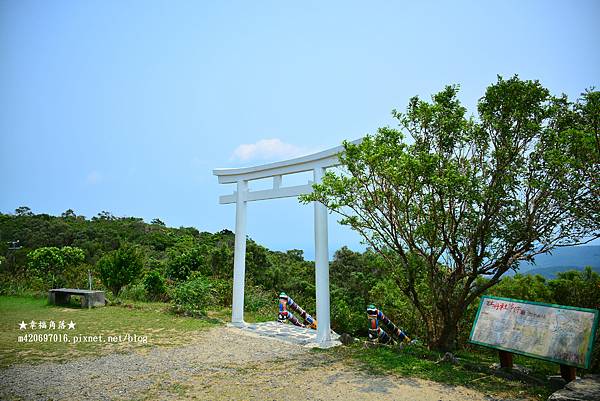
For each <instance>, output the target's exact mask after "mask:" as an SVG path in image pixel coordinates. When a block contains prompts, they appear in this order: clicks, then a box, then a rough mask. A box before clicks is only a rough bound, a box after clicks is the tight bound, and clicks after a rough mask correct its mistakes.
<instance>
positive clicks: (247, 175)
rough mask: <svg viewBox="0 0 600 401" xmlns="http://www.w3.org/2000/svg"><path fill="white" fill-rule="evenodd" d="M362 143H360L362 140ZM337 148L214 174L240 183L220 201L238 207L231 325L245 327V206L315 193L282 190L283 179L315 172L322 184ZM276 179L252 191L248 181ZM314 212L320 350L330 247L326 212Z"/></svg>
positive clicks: (318, 208)
mask: <svg viewBox="0 0 600 401" xmlns="http://www.w3.org/2000/svg"><path fill="white" fill-rule="evenodd" d="M359 141H360V140H359ZM359 141H355V142H359ZM343 150H344V149H343V146H338V147H335V148H332V149H328V150H324V151H322V152H318V153H314V154H312V155H308V156H302V157H298V158H295V159H290V160H284V161H281V162H276V163H269V164H263V165H261V166H255V167H244V168H222V169H215V170H213V174H214V175H216V176H217V177H218V178H219V184H233V183H237V191H234V193H233V194H231V195H223V196H221V197H220V198H219V203H220V204H228V203H235V204H236V208H235V253H234V261H233V304H232V312H231V322H232V323H233V324H236V325H240V326H243V325H244V281H245V272H246V204H247V202H251V201H258V200H265V199H276V198H287V197H295V196H298V195H302V194H309V193H311V192H312V183H313V182H311V181H309V182H308V183H307V184H304V185H296V186H290V187H282V186H281V184H282V177H283V176H284V175H288V174H296V173H302V172H305V171H313V174H314V182H316V183H319V182H321V180H322V178H323V175H324V174H325V169H326V168H327V167H333V166H337V165H339V164H340V162H339V159H338V155H339V154H340V153H341V152H343ZM263 178H273V188H272V189H267V190H259V191H249V190H248V181H252V180H259V179H263ZM313 204H314V209H315V217H314V220H315V227H314V229H315V284H316V301H317V320H318V324H317V342H318V343H319V345H320V346H321V347H327V346H328V345H329V344H330V343H331V329H330V313H329V247H328V244H327V208H326V207H325V205H323V204H322V203H319V202H313Z"/></svg>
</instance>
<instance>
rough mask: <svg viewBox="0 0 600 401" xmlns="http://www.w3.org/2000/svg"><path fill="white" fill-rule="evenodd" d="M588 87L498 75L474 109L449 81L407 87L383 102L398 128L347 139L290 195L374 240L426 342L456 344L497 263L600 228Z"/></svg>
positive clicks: (577, 240) (598, 233) (599, 152)
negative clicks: (393, 104) (416, 90)
mask: <svg viewBox="0 0 600 401" xmlns="http://www.w3.org/2000/svg"><path fill="white" fill-rule="evenodd" d="M599 96H600V92H586V93H584V94H583V97H582V99H580V100H579V101H578V102H576V103H572V102H569V101H568V100H567V99H566V97H565V96H561V97H555V96H552V95H551V94H550V92H549V91H548V90H547V89H546V88H544V87H543V86H542V85H540V83H539V82H537V81H524V80H521V79H519V78H518V77H516V76H515V77H512V78H510V79H507V80H505V79H503V78H501V77H499V78H498V81H497V82H496V83H495V84H493V85H491V86H489V87H488V88H487V90H486V92H485V94H484V95H483V97H482V98H481V99H479V102H478V106H477V110H478V114H477V118H474V117H468V116H467V113H466V108H465V107H463V106H462V105H461V103H460V101H459V99H458V87H456V86H448V87H446V88H445V89H444V90H443V91H441V92H440V93H437V94H435V95H433V96H432V101H431V102H427V101H424V100H421V99H419V98H418V97H415V98H413V99H411V100H410V102H409V104H408V106H407V109H406V112H405V113H399V112H396V111H394V112H393V113H392V114H393V116H394V117H395V118H396V119H397V120H398V122H399V126H400V129H394V128H390V127H384V128H380V129H379V130H378V132H377V133H376V134H375V135H367V136H366V137H365V138H364V139H363V140H362V142H361V143H349V142H346V143H345V144H344V150H345V151H344V153H343V154H342V155H341V156H340V162H341V163H342V166H341V168H340V169H339V170H338V171H329V172H327V174H326V175H325V177H324V179H323V182H322V183H320V184H316V185H313V187H314V192H313V193H312V194H309V195H305V196H303V197H301V200H302V201H303V202H312V201H318V202H321V203H323V204H325V205H326V206H327V207H328V209H330V210H332V211H334V212H336V213H337V214H339V215H340V216H341V218H342V219H341V221H340V222H341V223H342V224H345V225H348V226H350V227H351V228H352V229H354V230H355V231H357V232H358V233H359V234H360V235H361V236H362V237H363V239H364V240H365V241H366V242H367V243H369V244H370V245H371V246H372V247H373V249H375V250H377V251H378V252H379V254H380V255H381V256H382V257H383V258H384V260H385V261H386V263H387V264H388V266H389V268H390V273H391V274H390V277H393V279H394V281H395V285H396V287H397V288H399V289H400V291H402V293H403V294H404V296H405V297H406V298H407V299H409V300H410V302H411V303H412V305H413V306H414V308H415V309H416V310H417V311H418V313H419V315H420V318H421V320H422V322H423V324H424V327H425V329H426V336H427V341H428V343H429V344H430V345H431V346H432V347H435V348H437V349H440V350H452V349H455V348H456V347H457V346H458V342H457V340H458V339H459V335H460V330H461V328H460V322H461V321H462V320H463V317H464V316H465V315H466V314H467V313H468V309H469V308H470V307H471V305H472V304H473V302H474V301H475V300H476V299H477V298H478V297H479V296H481V295H482V294H483V293H485V291H486V290H488V289H489V288H491V287H492V286H494V285H495V284H497V283H498V282H499V281H500V279H501V277H502V275H503V274H504V273H506V272H507V271H509V270H510V269H511V268H515V267H517V266H518V263H519V262H520V261H529V260H532V259H533V258H534V257H535V255H538V254H542V253H545V252H548V251H550V250H552V249H554V248H555V247H558V246H565V245H574V244H581V243H585V242H588V241H591V240H592V239H594V238H598V237H600V203H599V202H598V195H599V194H600V181H598V179H597V177H598V176H600V138H599V136H598V131H599V129H600V119H599V118H598V116H599V114H600V111H599V109H598V108H597V107H595V106H594V105H596V106H597V104H598V98H599ZM407 137H409V138H410V139H408V140H407V139H406V138H407ZM484 276H485V277H487V278H488V279H487V280H480V278H481V277H484Z"/></svg>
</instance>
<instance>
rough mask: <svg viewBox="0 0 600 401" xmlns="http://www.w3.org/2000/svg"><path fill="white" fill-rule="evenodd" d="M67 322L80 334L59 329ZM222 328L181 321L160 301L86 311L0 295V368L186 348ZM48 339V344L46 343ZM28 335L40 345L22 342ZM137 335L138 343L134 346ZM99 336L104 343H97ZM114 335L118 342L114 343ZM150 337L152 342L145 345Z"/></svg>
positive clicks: (212, 321) (209, 321) (210, 323)
mask: <svg viewBox="0 0 600 401" xmlns="http://www.w3.org/2000/svg"><path fill="white" fill-rule="evenodd" d="M22 321H24V322H25V323H27V329H25V330H20V329H19V323H20V322H22ZM31 321H35V322H36V325H39V322H40V321H44V322H46V325H47V326H48V325H49V324H50V321H54V322H55V324H56V326H57V328H56V329H50V328H46V329H40V328H36V329H31V328H30V325H29V323H30V322H31ZM61 321H64V322H65V323H66V324H67V325H68V323H69V322H71V321H73V322H74V323H75V329H71V330H69V329H68V328H65V329H59V328H58V324H59V322H61ZM216 324H218V320H215V319H197V318H191V317H180V316H175V315H173V314H170V313H168V304H164V303H159V302H154V303H152V302H138V303H131V302H128V303H124V304H122V305H111V306H106V307H101V308H93V309H83V308H81V307H76V306H73V305H68V306H50V305H48V304H47V301H46V299H45V298H33V297H12V296H0V367H6V366H9V365H12V364H15V363H41V362H45V361H52V362H60V361H66V360H69V359H72V358H75V357H82V356H95V355H105V354H109V353H113V352H128V351H131V350H137V351H141V352H144V351H145V350H148V349H149V348H151V347H155V346H176V345H184V344H188V343H189V342H190V340H192V338H193V337H194V336H196V335H198V332H199V331H202V330H205V329H207V328H209V327H213V326H215V325H216ZM44 334H46V335H47V336H45V337H46V339H44V338H42V337H43V335H44ZM54 334H57V335H60V337H61V338H62V339H64V336H63V335H64V334H66V335H67V336H68V339H69V342H64V341H56V337H57V336H54ZM25 335H31V337H32V339H33V340H35V341H32V342H19V336H21V337H23V336H25ZM48 335H50V336H48ZM119 335H120V336H121V338H120V339H118V338H117V337H118V336H119ZM128 335H129V336H128ZM134 335H136V336H137V341H133V336H134ZM94 336H98V338H97V339H96V340H94V339H93V337H94ZM100 336H102V337H101V339H102V340H103V341H100ZM109 336H110V337H112V338H113V340H117V341H113V342H111V341H109ZM36 337H37V338H36ZM144 337H146V342H143V338H144ZM140 338H141V339H142V341H140V340H139V339H140Z"/></svg>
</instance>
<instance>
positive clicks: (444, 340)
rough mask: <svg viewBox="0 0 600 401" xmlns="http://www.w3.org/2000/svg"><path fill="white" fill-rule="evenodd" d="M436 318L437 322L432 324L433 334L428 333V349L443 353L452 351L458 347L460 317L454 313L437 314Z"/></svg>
mask: <svg viewBox="0 0 600 401" xmlns="http://www.w3.org/2000/svg"><path fill="white" fill-rule="evenodd" d="M457 316H458V317H457ZM436 318H437V320H438V321H436V322H434V326H435V328H436V330H435V332H434V333H428V337H429V338H430V339H431V340H430V343H429V348H431V349H434V350H437V351H443V352H447V351H454V350H455V349H456V347H457V345H458V344H457V338H458V323H459V320H460V318H461V316H460V315H457V314H456V313H451V314H446V315H442V314H438V315H437V316H436Z"/></svg>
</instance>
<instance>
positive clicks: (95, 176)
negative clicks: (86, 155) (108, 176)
mask: <svg viewBox="0 0 600 401" xmlns="http://www.w3.org/2000/svg"><path fill="white" fill-rule="evenodd" d="M102 178H104V177H103V175H102V173H100V172H99V171H97V170H92V171H90V173H89V174H88V175H87V177H86V178H85V181H86V182H87V183H88V184H92V185H94V184H97V183H99V182H100V181H102Z"/></svg>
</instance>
